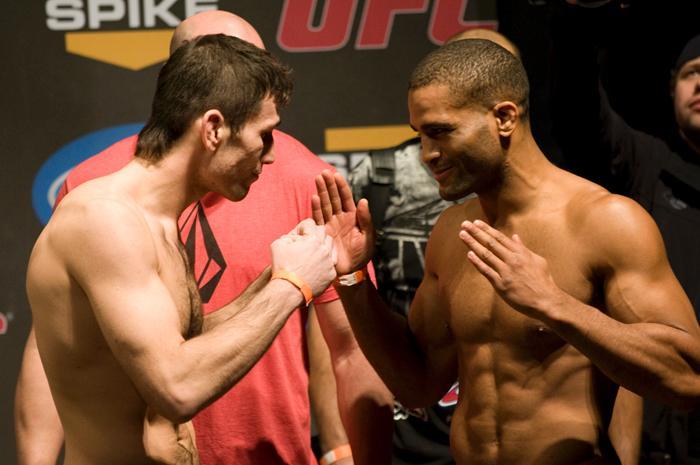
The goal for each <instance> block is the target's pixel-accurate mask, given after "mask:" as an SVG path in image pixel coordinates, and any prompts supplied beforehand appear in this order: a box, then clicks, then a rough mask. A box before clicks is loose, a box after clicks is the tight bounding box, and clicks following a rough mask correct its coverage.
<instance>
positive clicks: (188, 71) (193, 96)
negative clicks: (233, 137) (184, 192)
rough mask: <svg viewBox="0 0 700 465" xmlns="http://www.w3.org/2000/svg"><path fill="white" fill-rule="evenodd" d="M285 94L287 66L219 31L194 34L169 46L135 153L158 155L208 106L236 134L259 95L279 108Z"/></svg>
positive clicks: (288, 85) (256, 109)
mask: <svg viewBox="0 0 700 465" xmlns="http://www.w3.org/2000/svg"><path fill="white" fill-rule="evenodd" d="M291 92H292V80H291V70H290V69H289V68H288V67H286V66H285V65H283V64H281V63H280V62H279V61H277V59H276V58H275V57H273V56H272V55H271V54H270V53H269V52H267V51H265V50H262V49H259V48H257V47H256V46H254V45H251V44H249V43H248V42H245V41H243V40H241V39H238V38H236V37H231V36H227V35H224V34H213V35H205V36H201V37H198V38H196V39H194V40H192V41H190V42H187V43H185V44H184V45H182V46H181V47H179V48H178V49H177V50H175V52H173V54H172V55H171V56H170V59H169V60H168V61H167V62H166V63H165V65H163V67H162V68H161V70H160V73H159V74H158V82H157V84H156V92H155V96H154V97H153V106H152V109H151V116H150V118H149V119H148V122H147V123H146V125H145V126H144V128H143V129H142V130H141V132H140V133H139V138H138V144H137V146H136V156H137V157H141V158H144V159H146V160H151V161H156V160H159V159H161V158H162V157H163V156H164V155H165V154H166V153H167V152H168V150H170V148H171V147H172V145H173V143H174V142H175V141H176V140H178V139H179V138H180V137H181V136H182V135H183V134H184V133H185V132H186V131H187V129H188V128H189V126H190V125H191V124H192V122H193V121H194V120H195V119H197V118H198V117H199V116H200V115H202V114H203V113H204V112H206V111H207V110H210V109H218V110H219V111H221V113H222V115H223V116H224V120H225V122H226V123H227V124H228V126H229V127H230V128H231V131H233V132H234V133H237V132H238V131H239V130H240V129H241V127H242V126H243V125H244V124H245V123H246V121H248V120H249V119H250V118H251V117H253V116H255V115H256V114H257V113H258V112H259V111H260V108H261V104H262V100H263V99H265V97H267V96H271V97H272V98H273V99H274V101H275V104H276V105H277V106H278V107H281V106H284V105H286V104H287V103H288V101H289V98H290V95H291Z"/></svg>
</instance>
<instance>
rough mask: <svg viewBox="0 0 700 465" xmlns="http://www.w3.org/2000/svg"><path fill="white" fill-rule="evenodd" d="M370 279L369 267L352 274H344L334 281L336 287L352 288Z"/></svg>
mask: <svg viewBox="0 0 700 465" xmlns="http://www.w3.org/2000/svg"><path fill="white" fill-rule="evenodd" d="M368 278H369V273H368V272H367V267H364V268H362V269H361V270H357V271H353V272H352V273H348V274H344V275H342V276H338V277H337V278H335V279H334V280H333V286H334V287H352V286H355V285H357V284H360V283H361V282H363V281H365V280H367V279H368Z"/></svg>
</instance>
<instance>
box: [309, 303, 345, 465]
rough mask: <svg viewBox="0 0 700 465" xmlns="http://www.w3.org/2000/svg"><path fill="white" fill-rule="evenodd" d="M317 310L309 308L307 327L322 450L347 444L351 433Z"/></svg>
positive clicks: (311, 390)
mask: <svg viewBox="0 0 700 465" xmlns="http://www.w3.org/2000/svg"><path fill="white" fill-rule="evenodd" d="M341 311H342V309H341ZM317 313H318V312H317V311H316V309H315V308H314V309H313V310H311V311H310V312H309V321H308V323H307V330H306V340H307V346H308V352H309V399H310V401H311V409H312V411H313V413H314V418H315V419H316V425H317V427H318V433H319V439H320V445H321V451H322V452H324V453H325V452H328V451H329V450H332V449H334V448H336V447H339V446H342V445H344V444H348V437H347V435H346V433H345V428H344V427H343V423H342V421H341V419H340V413H339V411H338V396H337V393H336V383H335V376H334V375H333V368H332V365H331V357H330V353H329V350H328V346H327V345H326V342H325V341H324V339H323V335H322V334H321V328H320V326H319V322H318V318H317Z"/></svg>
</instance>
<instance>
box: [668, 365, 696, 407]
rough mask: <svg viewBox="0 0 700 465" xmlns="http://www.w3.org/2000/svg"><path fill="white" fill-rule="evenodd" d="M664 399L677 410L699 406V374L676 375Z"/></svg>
mask: <svg viewBox="0 0 700 465" xmlns="http://www.w3.org/2000/svg"><path fill="white" fill-rule="evenodd" d="M665 401H666V403H667V404H668V405H669V406H671V407H673V408H675V409H677V410H683V411H690V410H695V409H697V408H698V407H700V375H698V374H695V373H692V374H688V375H685V376H679V377H677V378H676V379H675V382H674V383H673V385H672V386H670V389H669V394H668V395H667V398H666V399H665Z"/></svg>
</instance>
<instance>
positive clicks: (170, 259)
mask: <svg viewBox="0 0 700 465" xmlns="http://www.w3.org/2000/svg"><path fill="white" fill-rule="evenodd" d="M159 262H160V269H159V274H160V276H161V279H162V280H163V283H164V284H165V286H166V287H167V288H168V291H169V293H170V295H171V296H172V299H173V302H174V303H175V306H176V308H177V312H178V316H179V318H180V322H181V331H182V334H183V336H185V337H186V338H190V337H193V336H196V335H197V334H200V333H201V330H202V302H201V299H200V296H199V289H198V286H197V282H196V281H195V279H194V275H193V273H192V268H191V266H190V265H189V261H188V258H187V253H186V252H185V249H184V247H183V246H182V244H181V243H180V242H179V241H177V242H175V243H172V242H163V244H162V246H161V247H160V250H159Z"/></svg>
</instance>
